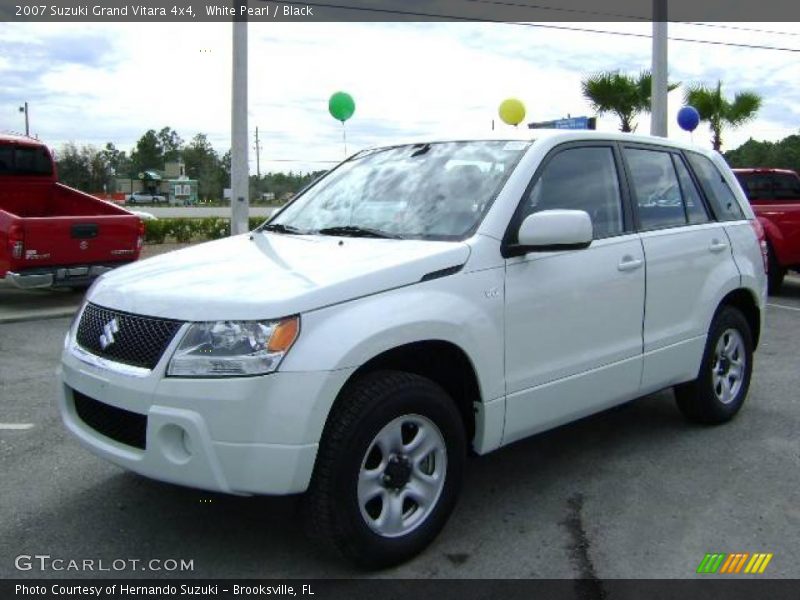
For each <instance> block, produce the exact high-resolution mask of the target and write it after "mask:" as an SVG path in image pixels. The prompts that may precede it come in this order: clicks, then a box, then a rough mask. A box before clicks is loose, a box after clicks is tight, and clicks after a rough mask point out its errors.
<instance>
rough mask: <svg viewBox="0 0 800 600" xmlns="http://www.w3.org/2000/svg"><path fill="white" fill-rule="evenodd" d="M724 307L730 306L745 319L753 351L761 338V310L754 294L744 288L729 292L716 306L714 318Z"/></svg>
mask: <svg viewBox="0 0 800 600" xmlns="http://www.w3.org/2000/svg"><path fill="white" fill-rule="evenodd" d="M724 306H732V307H734V308H736V309H738V310H739V311H741V313H742V314H743V315H744V318H745V319H747V323H748V325H750V331H751V332H752V334H753V349H754V350H755V349H756V348H757V347H758V342H759V340H760V338H761V309H760V308H759V306H758V302H757V300H756V297H755V294H753V292H752V291H751V290H748V289H746V288H738V289H735V290H733V291H732V292H729V293H728V294H727V295H726V296H725V297H724V298H722V300H721V301H720V303H719V306H717V310H716V312H715V313H714V316H715V317H716V315H717V314H719V311H720V310H722V308H723V307H724Z"/></svg>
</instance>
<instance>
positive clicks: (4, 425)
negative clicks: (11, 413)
mask: <svg viewBox="0 0 800 600" xmlns="http://www.w3.org/2000/svg"><path fill="white" fill-rule="evenodd" d="M0 429H9V430H15V431H25V430H26V429H33V423H0Z"/></svg>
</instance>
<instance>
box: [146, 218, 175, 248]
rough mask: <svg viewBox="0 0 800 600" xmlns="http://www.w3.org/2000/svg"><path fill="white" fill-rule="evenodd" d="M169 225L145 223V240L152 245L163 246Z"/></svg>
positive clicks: (163, 222)
mask: <svg viewBox="0 0 800 600" xmlns="http://www.w3.org/2000/svg"><path fill="white" fill-rule="evenodd" d="M168 226H169V224H168V223H167V220H164V221H145V223H144V240H145V241H146V242H148V243H150V244H163V243H164V240H165V239H166V237H167V228H168Z"/></svg>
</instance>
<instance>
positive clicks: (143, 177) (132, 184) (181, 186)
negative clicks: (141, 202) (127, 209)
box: [116, 160, 198, 204]
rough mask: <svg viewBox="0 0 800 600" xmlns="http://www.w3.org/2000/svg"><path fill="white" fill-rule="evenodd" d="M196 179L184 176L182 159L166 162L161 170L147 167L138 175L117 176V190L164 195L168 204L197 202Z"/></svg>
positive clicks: (129, 193)
mask: <svg viewBox="0 0 800 600" xmlns="http://www.w3.org/2000/svg"><path fill="white" fill-rule="evenodd" d="M197 186H198V182H197V180H196V179H189V178H188V177H187V176H186V165H185V164H184V163H183V161H182V160H177V161H174V162H168V163H166V164H165V165H164V169H163V170H162V171H159V170H156V169H147V170H145V171H142V172H141V173H139V176H138V177H136V178H134V177H124V178H117V180H116V188H117V191H119V192H122V193H124V194H125V195H126V196H130V195H131V194H133V193H134V192H147V193H150V194H161V195H162V196H166V197H167V199H168V200H169V203H170V204H194V203H196V202H197Z"/></svg>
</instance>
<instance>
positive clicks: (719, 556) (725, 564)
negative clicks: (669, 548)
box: [697, 552, 772, 575]
mask: <svg viewBox="0 0 800 600" xmlns="http://www.w3.org/2000/svg"><path fill="white" fill-rule="evenodd" d="M771 560H772V553H771V552H754V553H752V554H750V553H749V552H734V553H733V554H724V553H715V554H706V555H705V556H704V557H703V560H702V561H700V564H699V565H698V567H697V572H698V573H701V574H705V575H708V574H720V575H722V574H727V575H738V574H745V573H748V574H751V575H755V574H758V575H760V574H761V573H763V572H764V571H766V570H767V565H768V564H769V561H771Z"/></svg>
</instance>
